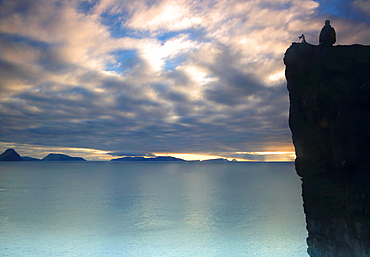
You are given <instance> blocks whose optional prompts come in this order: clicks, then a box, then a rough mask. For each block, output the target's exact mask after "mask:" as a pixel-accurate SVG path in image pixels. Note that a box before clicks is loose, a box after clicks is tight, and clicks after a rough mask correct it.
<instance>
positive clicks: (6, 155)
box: [0, 149, 238, 163]
mask: <svg viewBox="0 0 370 257" xmlns="http://www.w3.org/2000/svg"><path fill="white" fill-rule="evenodd" d="M2 161H28V162H29V161H62V162H63V161H67V162H69V161H86V160H85V159H84V158H82V157H72V156H68V155H65V154H56V153H50V154H48V155H47V156H45V157H44V158H42V159H37V158H33V157H29V156H20V155H19V154H18V153H17V152H16V151H15V150H14V149H7V150H6V151H5V152H3V153H2V154H1V155H0V162H2ZM111 161H113V162H207V163H229V162H234V163H235V162H238V161H236V160H235V159H234V160H232V161H229V160H227V159H224V158H218V159H210V160H203V161H186V160H184V159H180V158H176V157H172V156H155V157H147V158H145V157H141V156H134V157H130V156H127V157H122V158H117V159H112V160H111Z"/></svg>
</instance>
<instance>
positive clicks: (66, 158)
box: [41, 153, 86, 161]
mask: <svg viewBox="0 0 370 257" xmlns="http://www.w3.org/2000/svg"><path fill="white" fill-rule="evenodd" d="M41 161H86V160H85V159H84V158H82V157H71V156H68V155H65V154H56V153H49V154H48V155H47V156H46V157H44V158H43V159H42V160H41Z"/></svg>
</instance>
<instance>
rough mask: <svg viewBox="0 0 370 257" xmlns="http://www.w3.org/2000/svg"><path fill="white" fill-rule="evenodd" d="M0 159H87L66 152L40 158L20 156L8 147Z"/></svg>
mask: <svg viewBox="0 0 370 257" xmlns="http://www.w3.org/2000/svg"><path fill="white" fill-rule="evenodd" d="M0 161H86V160H85V159H84V158H82V157H71V156H68V155H65V154H55V153H50V154H48V155H47V156H46V157H44V158H42V159H41V160H40V159H37V158H33V157H28V156H20V155H19V154H18V153H17V152H16V151H15V150H14V149H7V150H6V151H5V152H3V153H2V154H1V155H0Z"/></svg>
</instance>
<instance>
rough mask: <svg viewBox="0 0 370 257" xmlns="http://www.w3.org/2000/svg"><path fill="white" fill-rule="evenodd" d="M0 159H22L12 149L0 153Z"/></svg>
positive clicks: (12, 160)
mask: <svg viewBox="0 0 370 257" xmlns="http://www.w3.org/2000/svg"><path fill="white" fill-rule="evenodd" d="M0 161H11V162H14V161H22V158H21V157H20V156H19V154H18V153H17V152H16V151H15V150H14V149H7V150H6V151H5V152H3V153H2V154H1V155H0Z"/></svg>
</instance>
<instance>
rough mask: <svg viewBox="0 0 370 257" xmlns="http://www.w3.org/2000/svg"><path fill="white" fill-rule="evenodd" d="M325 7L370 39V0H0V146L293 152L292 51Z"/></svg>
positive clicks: (316, 25) (117, 151) (355, 38)
mask: <svg viewBox="0 0 370 257" xmlns="http://www.w3.org/2000/svg"><path fill="white" fill-rule="evenodd" d="M326 19H330V20H331V23H332V25H333V27H334V28H335V29H336V32H337V44H339V45H345V44H354V43H359V44H366V45H370V1H369V0H355V1H327V0H323V1H311V0H268V1H266V0H250V1H247V0H204V1H203V0H187V1H186V0H174V1H170V0H137V1H135V0H87V1H84V0H0V150H1V151H4V150H5V149H7V148H11V147H12V148H15V149H16V150H17V151H18V152H19V153H20V154H21V155H22V156H25V155H27V156H32V157H44V156H45V155H46V154H47V153H49V152H60V153H65V154H69V155H72V156H82V157H85V158H87V159H90V160H104V159H105V160H109V159H111V158H116V157H120V156H152V155H166V154H168V155H172V156H178V157H183V158H189V156H186V155H185V154H193V157H194V156H195V157H194V158H201V157H199V156H196V154H198V155H206V157H207V156H208V157H207V158H211V157H214V156H222V157H227V158H238V159H247V160H292V158H294V157H293V155H294V148H293V146H292V143H291V134H290V131H289V128H288V123H287V119H288V107H289V100H288V93H287V90H286V81H285V77H284V65H283V61H282V59H283V56H284V53H285V51H286V49H287V48H288V47H289V46H290V45H291V43H292V42H299V41H300V40H299V39H298V36H299V35H301V34H302V33H303V34H304V35H305V36H306V39H307V41H308V42H309V43H312V44H318V34H319V32H320V30H321V28H322V26H323V25H324V21H325V20H326ZM210 156H211V157H210ZM202 158H204V157H202Z"/></svg>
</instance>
